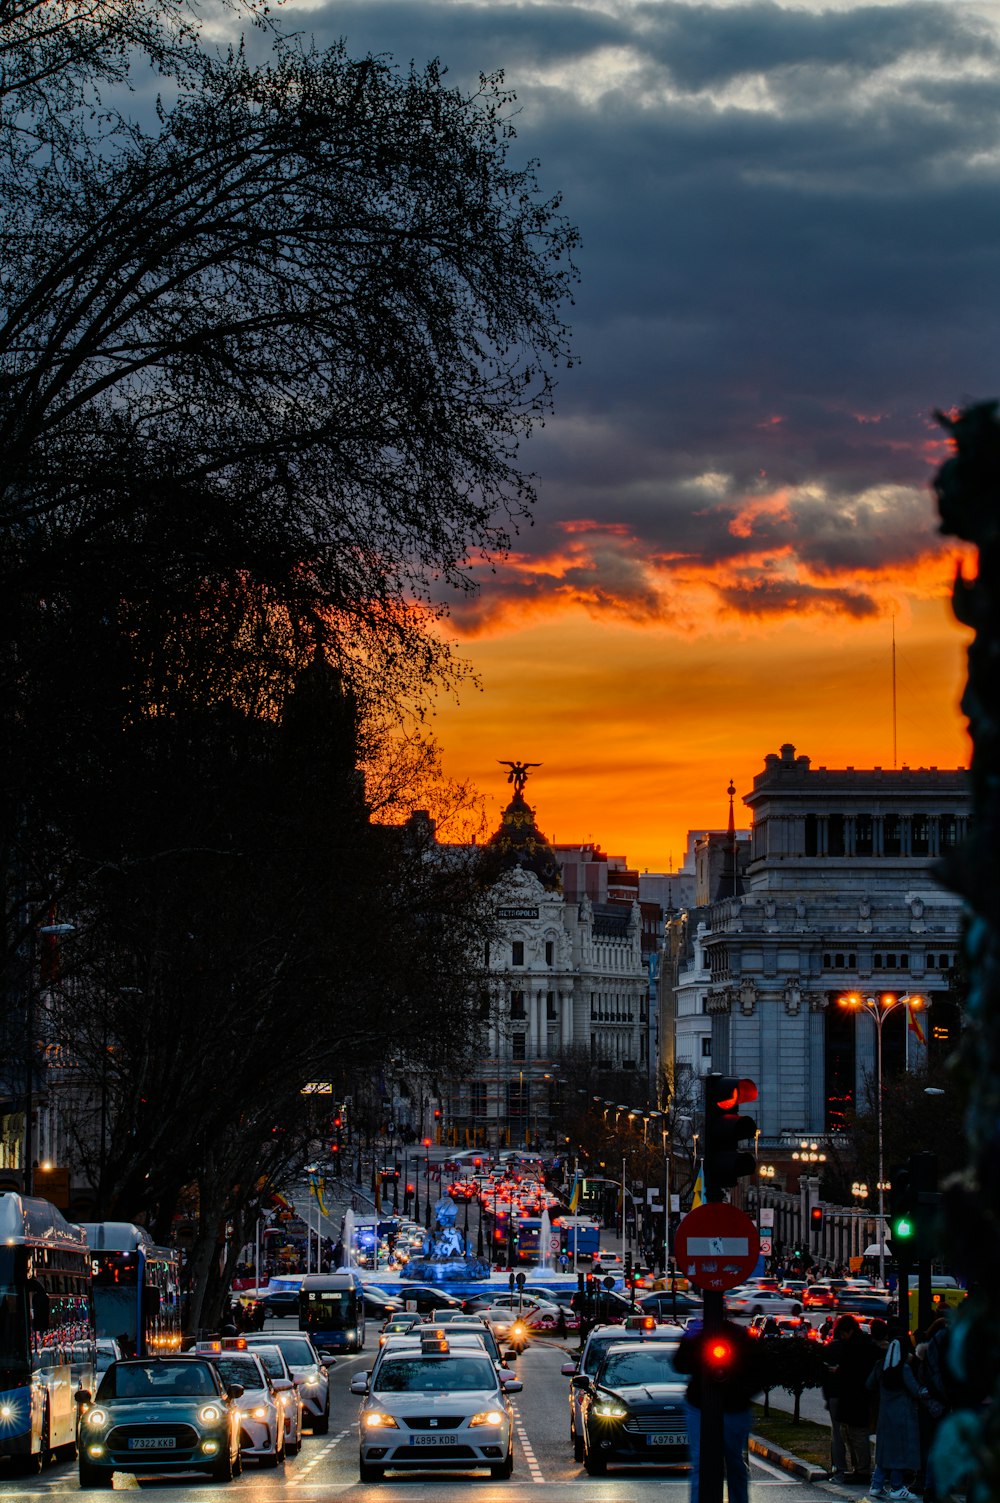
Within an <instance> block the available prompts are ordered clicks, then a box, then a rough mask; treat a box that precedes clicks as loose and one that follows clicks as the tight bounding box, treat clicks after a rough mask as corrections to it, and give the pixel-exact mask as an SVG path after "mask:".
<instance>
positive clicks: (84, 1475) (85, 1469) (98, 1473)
mask: <svg viewBox="0 0 1000 1503" xmlns="http://www.w3.org/2000/svg"><path fill="white" fill-rule="evenodd" d="M80 1486H81V1487H110V1486H111V1473H110V1472H105V1471H102V1470H101V1468H100V1467H99V1466H91V1465H90V1464H89V1462H86V1461H81V1462H80Z"/></svg>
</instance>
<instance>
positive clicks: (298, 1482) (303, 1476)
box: [285, 1430, 352, 1487]
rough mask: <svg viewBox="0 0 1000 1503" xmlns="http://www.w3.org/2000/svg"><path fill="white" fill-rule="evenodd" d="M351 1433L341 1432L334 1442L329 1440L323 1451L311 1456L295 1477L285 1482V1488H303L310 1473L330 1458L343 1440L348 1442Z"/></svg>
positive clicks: (347, 1431) (296, 1472)
mask: <svg viewBox="0 0 1000 1503" xmlns="http://www.w3.org/2000/svg"><path fill="white" fill-rule="evenodd" d="M351 1433H352V1431H351V1430H341V1432H340V1434H339V1435H335V1436H334V1437H333V1439H332V1440H328V1441H327V1443H326V1445H325V1446H324V1447H323V1449H322V1450H321V1451H318V1452H317V1454H316V1455H315V1456H311V1457H310V1458H309V1460H308V1461H305V1462H303V1463H302V1465H301V1467H297V1468H296V1470H295V1476H294V1477H289V1478H288V1479H287V1481H286V1482H285V1486H286V1487H301V1486H302V1484H303V1482H306V1481H308V1479H309V1473H310V1472H311V1471H312V1470H313V1469H314V1468H315V1467H317V1466H319V1464H320V1462H321V1461H323V1460H324V1458H325V1457H327V1456H329V1454H330V1452H331V1451H334V1450H336V1448H337V1446H339V1445H340V1442H341V1441H342V1440H346V1438H347V1436H348V1435H350V1434H351Z"/></svg>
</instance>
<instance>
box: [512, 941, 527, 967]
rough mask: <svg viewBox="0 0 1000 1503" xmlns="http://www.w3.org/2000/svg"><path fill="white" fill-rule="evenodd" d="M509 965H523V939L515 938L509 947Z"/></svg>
mask: <svg viewBox="0 0 1000 1503" xmlns="http://www.w3.org/2000/svg"><path fill="white" fill-rule="evenodd" d="M510 963H511V965H524V940H523V939H515V940H514V942H513V944H512V945H511V947H510Z"/></svg>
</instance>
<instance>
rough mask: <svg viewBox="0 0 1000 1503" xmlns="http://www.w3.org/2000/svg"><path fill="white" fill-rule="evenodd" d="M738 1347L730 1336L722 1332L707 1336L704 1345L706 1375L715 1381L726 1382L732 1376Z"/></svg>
mask: <svg viewBox="0 0 1000 1503" xmlns="http://www.w3.org/2000/svg"><path fill="white" fill-rule="evenodd" d="M735 1358H736V1349H735V1347H734V1346H733V1343H732V1340H731V1339H730V1337H729V1336H727V1335H725V1334H724V1333H722V1332H719V1333H716V1334H713V1335H711V1336H706V1337H705V1341H704V1344H703V1346H702V1361H703V1363H704V1375H705V1377H706V1378H711V1379H712V1381H713V1382H715V1383H724V1382H725V1381H726V1379H727V1378H730V1377H731V1376H732V1372H733V1364H734V1361H735Z"/></svg>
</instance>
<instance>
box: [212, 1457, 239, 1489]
mask: <svg viewBox="0 0 1000 1503" xmlns="http://www.w3.org/2000/svg"><path fill="white" fill-rule="evenodd" d="M209 1472H210V1475H211V1476H212V1477H214V1478H215V1480H216V1482H232V1480H233V1478H234V1477H235V1475H236V1469H235V1467H234V1466H233V1458H232V1454H231V1452H229V1451H227V1452H226V1454H225V1456H223V1457H222V1458H221V1460H219V1461H217V1462H216V1463H215V1465H214V1466H213V1467H210V1468H209Z"/></svg>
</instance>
